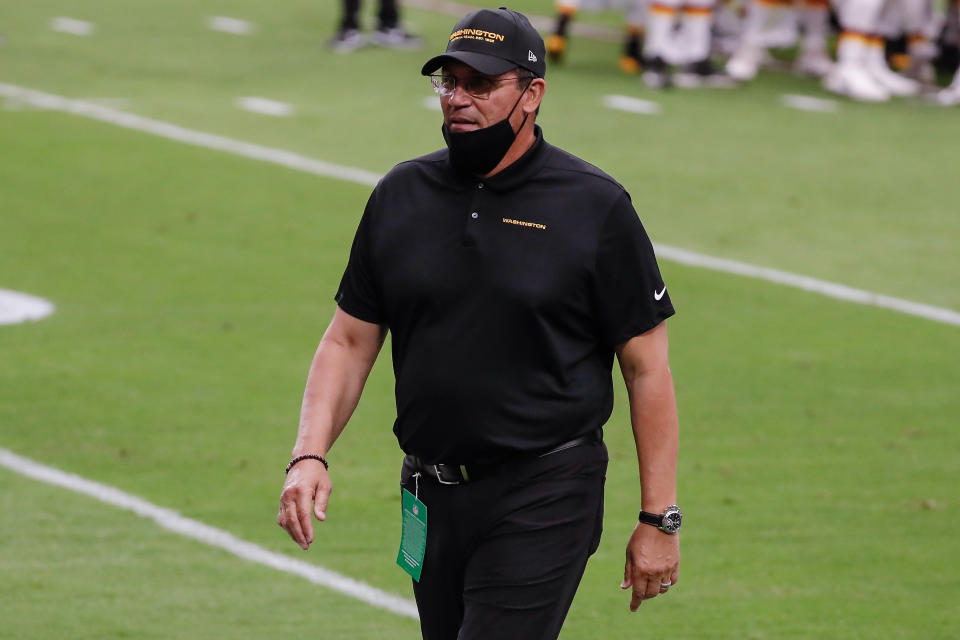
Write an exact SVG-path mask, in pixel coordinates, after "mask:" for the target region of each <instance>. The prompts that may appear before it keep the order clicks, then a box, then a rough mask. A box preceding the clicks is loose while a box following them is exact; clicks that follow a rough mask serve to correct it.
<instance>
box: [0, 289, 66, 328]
mask: <svg viewBox="0 0 960 640" xmlns="http://www.w3.org/2000/svg"><path fill="white" fill-rule="evenodd" d="M54 308H55V307H54V306H53V303H51V302H49V301H47V300H44V299H43V298H38V297H36V296H31V295H29V294H26V293H20V292H19V291H11V290H10V289H0V325H4V324H20V323H21V322H31V321H33V320H42V319H43V318H46V317H47V316H49V315H50V314H51V313H53V310H54Z"/></svg>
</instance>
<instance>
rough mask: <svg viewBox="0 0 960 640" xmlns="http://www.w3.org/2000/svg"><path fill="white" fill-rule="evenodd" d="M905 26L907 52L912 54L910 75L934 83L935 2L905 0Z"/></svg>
mask: <svg viewBox="0 0 960 640" xmlns="http://www.w3.org/2000/svg"><path fill="white" fill-rule="evenodd" d="M902 11H903V28H904V30H905V31H906V34H907V53H908V54H909V56H910V69H909V75H910V77H911V78H914V79H915V80H918V81H919V82H921V83H924V84H932V83H933V81H934V78H935V76H936V73H935V72H934V69H933V59H934V58H935V57H936V56H937V46H936V45H935V44H934V43H933V42H932V41H931V40H930V36H932V35H933V29H931V26H932V23H933V3H932V1H931V0H904V3H903V9H902Z"/></svg>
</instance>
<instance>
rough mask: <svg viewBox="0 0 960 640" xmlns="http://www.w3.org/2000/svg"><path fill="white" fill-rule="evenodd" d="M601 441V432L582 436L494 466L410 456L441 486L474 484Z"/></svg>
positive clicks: (415, 465)
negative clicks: (523, 464)
mask: <svg viewBox="0 0 960 640" xmlns="http://www.w3.org/2000/svg"><path fill="white" fill-rule="evenodd" d="M599 441H600V432H599V431H597V432H595V433H591V434H590V435H587V436H581V437H579V438H574V439H573V440H569V441H567V442H564V443H563V444H558V445H557V446H555V447H553V448H552V449H549V450H547V451H544V452H543V453H539V454H530V455H527V456H523V457H519V458H514V459H513V460H512V461H510V462H498V463H494V464H442V463H441V464H426V463H424V462H423V461H422V460H421V459H420V458H418V457H417V456H410V460H412V461H413V468H414V470H415V471H417V472H419V473H421V474H422V475H424V476H425V477H427V478H430V479H431V480H436V481H437V482H439V483H440V484H465V483H467V482H474V481H476V480H479V479H481V478H486V477H489V476H492V475H494V474H497V473H502V472H504V471H508V470H509V469H510V467H511V466H513V465H514V464H516V463H517V462H519V461H521V460H530V459H533V458H545V457H546V456H549V455H551V454H554V453H559V452H561V451H566V450H567V449H573V448H574V447H579V446H581V445H584V444H590V443H591V442H599Z"/></svg>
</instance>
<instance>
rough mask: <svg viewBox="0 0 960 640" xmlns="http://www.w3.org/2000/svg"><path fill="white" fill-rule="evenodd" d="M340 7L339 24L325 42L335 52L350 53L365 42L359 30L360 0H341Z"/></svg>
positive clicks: (365, 39) (364, 37)
mask: <svg viewBox="0 0 960 640" xmlns="http://www.w3.org/2000/svg"><path fill="white" fill-rule="evenodd" d="M340 8H341V10H342V12H343V13H342V16H341V18H340V26H339V27H338V28H337V33H336V34H335V35H334V36H333V38H332V39H331V40H330V41H329V42H328V43H327V44H328V45H329V46H330V48H331V49H333V50H334V51H336V52H337V53H350V52H351V51H356V50H357V49H359V48H360V47H362V46H364V45H365V44H367V38H366V36H364V35H363V34H362V33H361V32H360V0H341V3H340Z"/></svg>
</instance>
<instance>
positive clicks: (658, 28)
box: [643, 2, 677, 58]
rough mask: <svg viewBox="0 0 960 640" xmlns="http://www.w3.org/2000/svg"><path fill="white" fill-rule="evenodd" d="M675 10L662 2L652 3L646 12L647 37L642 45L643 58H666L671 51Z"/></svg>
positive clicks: (675, 16)
mask: <svg viewBox="0 0 960 640" xmlns="http://www.w3.org/2000/svg"><path fill="white" fill-rule="evenodd" d="M676 18H677V9H676V7H674V6H670V4H667V3H664V2H654V3H652V4H651V5H650V9H649V10H648V11H647V37H646V41H645V42H644V44H643V55H644V57H645V58H667V57H669V56H670V53H671V51H672V46H671V43H672V40H673V25H674V22H675V20H676Z"/></svg>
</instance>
